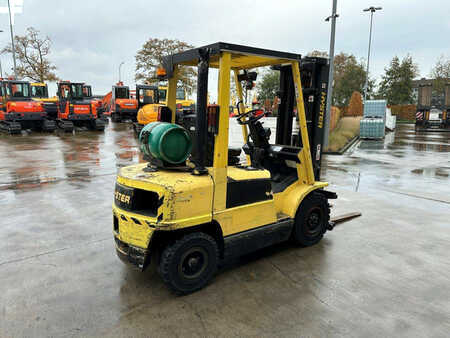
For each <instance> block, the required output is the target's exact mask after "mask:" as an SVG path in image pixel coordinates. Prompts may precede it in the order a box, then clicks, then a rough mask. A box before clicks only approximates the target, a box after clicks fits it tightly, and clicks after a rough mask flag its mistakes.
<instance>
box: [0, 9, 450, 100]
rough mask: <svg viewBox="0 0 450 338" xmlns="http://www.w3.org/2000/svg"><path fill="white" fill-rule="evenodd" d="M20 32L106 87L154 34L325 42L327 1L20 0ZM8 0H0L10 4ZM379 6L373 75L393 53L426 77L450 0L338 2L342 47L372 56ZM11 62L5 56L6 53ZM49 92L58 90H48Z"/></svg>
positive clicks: (205, 40)
mask: <svg viewBox="0 0 450 338" xmlns="http://www.w3.org/2000/svg"><path fill="white" fill-rule="evenodd" d="M23 2H24V7H23V13H22V14H17V15H16V17H15V26H14V30H15V34H18V35H21V34H24V32H25V30H26V28H27V27H29V26H33V27H34V28H36V29H38V30H40V32H41V33H42V34H44V35H48V36H49V37H50V38H51V39H52V41H53V48H52V54H51V60H52V61H53V62H54V64H55V65H56V66H57V67H58V70H57V75H58V76H59V77H60V78H61V79H64V80H71V81H84V82H87V83H90V84H92V86H93V91H94V93H98V94H103V93H106V92H107V91H109V90H110V88H111V85H112V84H113V83H114V82H117V80H118V67H119V64H120V62H121V61H124V62H125V64H124V66H122V79H123V80H124V82H125V83H126V84H128V85H134V71H135V63H134V56H135V54H136V52H137V50H138V49H140V47H141V46H142V44H143V43H144V42H145V41H146V40H147V39H149V38H155V37H156V38H176V39H179V40H183V41H186V42H188V43H191V44H193V45H195V46H201V45H205V44H210V43H213V42H217V41H225V42H231V43H238V44H244V45H251V46H256V47H261V48H268V49H276V50H281V51H288V52H295V53H301V54H306V53H307V52H309V51H311V50H314V49H316V50H324V51H328V49H329V37H330V24H329V23H327V22H325V21H324V19H325V18H326V17H327V16H328V15H330V14H331V4H332V1H331V0H327V1H325V0H316V1H305V0H285V1H283V0H278V1H270V0H258V1H256V0H254V1H250V0H228V1H200V0H193V1H189V0H180V1H179V0H166V1H144V0H133V1H113V0H95V1H94V0H90V1H82V0H78V1H58V0H53V1H49V0H47V1H43V0H24V1H23ZM6 3H7V1H6V0H0V6H5V5H6ZM371 5H374V6H382V7H383V10H382V11H381V12H377V13H375V16H374V28H373V44H372V46H373V49H372V56H371V65H370V67H371V75H372V76H375V77H377V78H379V77H380V75H381V74H382V73H383V69H384V67H385V66H386V65H387V64H388V63H389V61H390V60H391V59H392V57H393V56H394V55H397V56H399V57H400V58H402V57H404V56H405V55H406V54H408V53H410V54H411V55H412V56H413V59H414V60H415V61H416V62H417V63H418V65H419V69H420V73H421V75H422V76H427V75H428V74H429V72H430V69H431V67H432V65H433V64H434V63H435V62H436V60H437V59H438V57H439V56H440V55H441V54H444V55H446V56H447V57H450V44H449V41H450V20H449V18H448V15H449V14H450V1H445V0H440V1H438V0H428V1H423V0H370V1H366V0H338V14H339V18H338V21H337V30H336V52H337V53H338V52H340V51H344V52H346V53H352V54H354V55H356V56H357V57H358V58H363V59H366V58H367V47H368V34H369V20H370V14H369V13H363V12H362V9H363V8H366V7H368V6H371ZM0 20H1V21H0V22H1V24H0V29H2V30H3V31H4V32H3V33H2V34H0V44H1V46H4V45H6V44H7V43H8V42H9V41H10V35H9V21H8V15H7V14H0ZM1 61H2V64H3V67H4V69H10V68H11V65H12V62H11V57H10V56H9V55H2V56H1ZM51 94H53V91H51Z"/></svg>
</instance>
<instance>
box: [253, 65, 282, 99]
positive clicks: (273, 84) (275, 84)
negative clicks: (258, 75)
mask: <svg viewBox="0 0 450 338" xmlns="http://www.w3.org/2000/svg"><path fill="white" fill-rule="evenodd" d="M256 89H257V92H258V99H259V100H260V101H261V102H264V101H265V100H270V101H272V100H273V99H274V98H275V96H276V95H277V91H278V90H279V89H280V72H279V71H278V70H273V69H269V70H267V71H266V72H265V73H264V74H263V77H262V80H261V81H260V82H259V83H258V85H257V88H256Z"/></svg>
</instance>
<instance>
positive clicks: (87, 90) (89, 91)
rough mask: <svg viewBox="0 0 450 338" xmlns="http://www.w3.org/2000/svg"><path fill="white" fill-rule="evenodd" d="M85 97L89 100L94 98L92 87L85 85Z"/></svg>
mask: <svg viewBox="0 0 450 338" xmlns="http://www.w3.org/2000/svg"><path fill="white" fill-rule="evenodd" d="M83 97H85V98H87V99H91V98H92V87H91V86H90V85H83Z"/></svg>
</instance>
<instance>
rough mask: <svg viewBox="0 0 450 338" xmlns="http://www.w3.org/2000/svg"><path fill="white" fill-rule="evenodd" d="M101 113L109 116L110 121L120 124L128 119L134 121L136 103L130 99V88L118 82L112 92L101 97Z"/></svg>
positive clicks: (136, 108)
mask: <svg viewBox="0 0 450 338" xmlns="http://www.w3.org/2000/svg"><path fill="white" fill-rule="evenodd" d="M102 111H103V113H104V114H105V115H107V116H111V121H113V122H122V121H124V120H127V119H130V120H132V121H134V122H135V121H136V115H137V111H138V102H137V100H136V99H132V98H131V97H130V88H129V87H128V86H124V85H123V82H118V83H117V84H116V85H115V86H112V90H111V91H110V92H109V93H108V94H106V95H105V96H104V97H103V100H102Z"/></svg>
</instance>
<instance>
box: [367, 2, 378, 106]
mask: <svg viewBox="0 0 450 338" xmlns="http://www.w3.org/2000/svg"><path fill="white" fill-rule="evenodd" d="M381 9H382V7H373V6H372V7H369V8H366V9H364V10H363V12H370V30H369V50H368V52H367V70H366V84H365V85H364V102H366V99H367V90H368V86H369V61H370V46H371V44H372V22H373V13H375V12H376V11H379V10H381Z"/></svg>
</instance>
